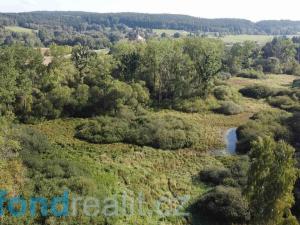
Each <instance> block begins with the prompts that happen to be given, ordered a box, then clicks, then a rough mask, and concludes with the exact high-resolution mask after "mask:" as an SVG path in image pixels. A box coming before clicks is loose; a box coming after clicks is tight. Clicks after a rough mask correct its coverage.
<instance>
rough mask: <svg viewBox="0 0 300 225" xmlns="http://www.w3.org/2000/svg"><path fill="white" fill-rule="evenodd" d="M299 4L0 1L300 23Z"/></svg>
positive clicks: (1, 6) (29, 6) (16, 5)
mask: <svg viewBox="0 0 300 225" xmlns="http://www.w3.org/2000/svg"><path fill="white" fill-rule="evenodd" d="M299 9H300V1H299V0H285V1H282V0H273V1H272V0H0V11H1V12H24V11H36V10H48V11H50V10H67V11H74V10H76V11H89V12H148V13H176V14H186V15H192V16H197V17H204V18H225V17H226V18H245V19H250V20H252V21H258V20H262V19H291V20H300V11H299Z"/></svg>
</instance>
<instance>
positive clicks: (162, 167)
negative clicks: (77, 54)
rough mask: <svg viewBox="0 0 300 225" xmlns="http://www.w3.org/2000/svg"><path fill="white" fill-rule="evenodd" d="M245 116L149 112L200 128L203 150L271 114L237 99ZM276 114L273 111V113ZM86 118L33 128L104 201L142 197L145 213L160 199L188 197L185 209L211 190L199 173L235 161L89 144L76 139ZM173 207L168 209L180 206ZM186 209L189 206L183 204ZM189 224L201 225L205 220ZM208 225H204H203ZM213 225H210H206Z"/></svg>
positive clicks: (133, 220) (150, 219)
mask: <svg viewBox="0 0 300 225" xmlns="http://www.w3.org/2000/svg"><path fill="white" fill-rule="evenodd" d="M293 79H295V77H294V76H287V75H270V76H268V78H267V79H264V80H250V79H246V78H237V77H234V78H231V79H230V80H228V84H229V85H230V86H231V87H233V88H236V89H240V88H242V87H244V86H246V85H248V84H251V83H268V84H270V85H273V86H277V87H286V86H288V85H290V84H291V82H292V81H293ZM241 104H242V105H243V106H244V108H245V112H244V113H242V114H239V115H234V116H225V115H222V114H216V113H213V112H208V113H182V112H177V111H172V110H161V111H158V112H152V113H154V114H158V116H160V115H175V116H178V117H181V118H184V119H185V120H189V121H192V122H194V123H198V124H199V125H200V127H201V135H202V137H203V138H202V147H203V150H208V152H209V150H214V149H220V148H222V147H224V139H223V135H224V132H225V131H226V130H227V129H228V128H231V127H237V126H239V125H241V124H244V123H246V122H247V121H248V120H249V117H251V116H252V115H253V113H255V112H258V111H261V110H264V109H271V107H270V106H269V105H268V104H267V103H266V102H265V101H264V100H259V101H257V100H253V99H248V98H243V97H242V98H241ZM274 110H275V109H274ZM85 120H86V119H58V120H53V121H47V122H43V123H40V124H37V125H33V127H34V128H36V129H38V130H39V131H41V132H42V133H44V134H46V135H47V136H48V138H49V139H50V141H51V142H52V143H53V144H54V145H55V146H56V148H55V151H53V153H52V154H53V155H58V156H59V157H61V158H65V159H68V160H71V161H74V162H76V163H79V164H81V165H84V167H85V168H86V169H87V170H89V171H90V173H91V174H93V176H94V180H95V181H96V182H97V188H98V190H99V191H100V192H101V193H103V195H106V196H113V195H117V196H121V194H122V193H123V192H127V193H130V194H131V195H132V196H137V195H138V194H139V193H143V195H144V196H145V205H144V209H145V210H146V211H147V212H148V211H149V212H150V211H151V210H152V209H153V204H154V203H155V201H156V200H157V199H159V198H160V197H162V196H164V197H170V198H175V197H176V196H183V195H190V196H191V199H190V201H189V204H191V203H193V202H194V201H195V200H197V199H198V198H199V197H200V196H202V195H203V194H204V193H206V192H207V191H209V190H210V189H211V187H209V186H206V185H204V184H203V183H200V182H199V181H197V179H196V177H197V176H198V174H199V172H200V171H201V170H203V169H207V168H211V167H214V168H215V167H218V168H222V167H225V166H226V163H228V162H230V161H234V160H235V159H237V158H238V156H225V157H224V156H223V157H220V156H213V155H211V154H209V153H206V152H203V151H199V150H194V149H183V150H177V151H166V150H159V149H153V148H149V147H138V146H134V145H128V144H122V143H119V144H102V145H101V144H91V143H87V142H85V141H81V140H78V139H76V138H74V134H75V128H76V126H78V125H79V124H81V123H82V122H84V121H85ZM178 204H179V203H178V201H174V202H172V207H177V206H178ZM186 206H188V205H186ZM186 220H193V218H192V217H190V218H176V217H171V218H159V217H158V216H156V215H152V216H150V215H148V214H147V216H128V217H119V218H114V219H113V224H122V225H123V224H128V225H129V224H139V225H152V224H153V225H157V224H161V225H183V224H186ZM193 224H199V225H204V224H205V222H203V221H196V222H195V221H193ZM205 225H206V224H205ZM210 225H211V224H210Z"/></svg>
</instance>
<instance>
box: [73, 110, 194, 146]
mask: <svg viewBox="0 0 300 225" xmlns="http://www.w3.org/2000/svg"><path fill="white" fill-rule="evenodd" d="M199 131H200V128H199V127H198V126H197V125H195V124H194V123H191V122H186V121H184V120H182V119H181V118H178V117H175V116H149V115H146V116H139V117H137V118H136V119H133V120H131V121H125V120H121V119H117V118H107V117H104V118H103V117H100V118H98V119H97V120H94V121H90V122H87V123H84V124H82V125H80V126H79V127H77V132H76V134H75V136H76V137H78V138H81V139H84V140H87V141H89V142H92V143H101V144H103V143H116V142H125V143H129V144H136V145H141V146H150V147H154V148H161V149H180V148H189V147H196V146H197V145H198V144H199V140H200V137H199V136H200V134H199Z"/></svg>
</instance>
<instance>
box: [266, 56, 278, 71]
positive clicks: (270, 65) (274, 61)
mask: <svg viewBox="0 0 300 225" xmlns="http://www.w3.org/2000/svg"><path fill="white" fill-rule="evenodd" d="M263 68H264V71H265V72H267V73H275V74H281V73H282V68H281V63H280V59H278V58H276V57H270V58H268V59H267V60H265V61H264V62H263Z"/></svg>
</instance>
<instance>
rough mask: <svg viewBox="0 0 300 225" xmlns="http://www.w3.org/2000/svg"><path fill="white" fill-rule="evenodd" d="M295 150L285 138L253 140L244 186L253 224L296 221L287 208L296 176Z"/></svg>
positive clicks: (274, 224) (291, 199) (292, 200)
mask: <svg viewBox="0 0 300 225" xmlns="http://www.w3.org/2000/svg"><path fill="white" fill-rule="evenodd" d="M294 152H295V150H294V149H293V148H292V147H291V146H289V145H288V144H286V143H285V142H284V141H279V142H278V143H277V142H275V141H274V140H273V139H272V138H270V137H265V138H259V139H258V140H257V141H254V142H253V143H252V150H251V153H250V169H249V171H248V184H247V187H246V189H245V193H246V196H247V197H248V200H249V205H250V211H251V218H252V220H251V221H252V224H255V225H279V224H290V223H287V221H295V219H294V217H293V215H292V214H291V211H290V208H291V207H292V205H293V203H294V197H293V188H294V184H295V181H296V179H297V170H296V168H295V160H294V158H293V156H294ZM292 224H297V223H292Z"/></svg>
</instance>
